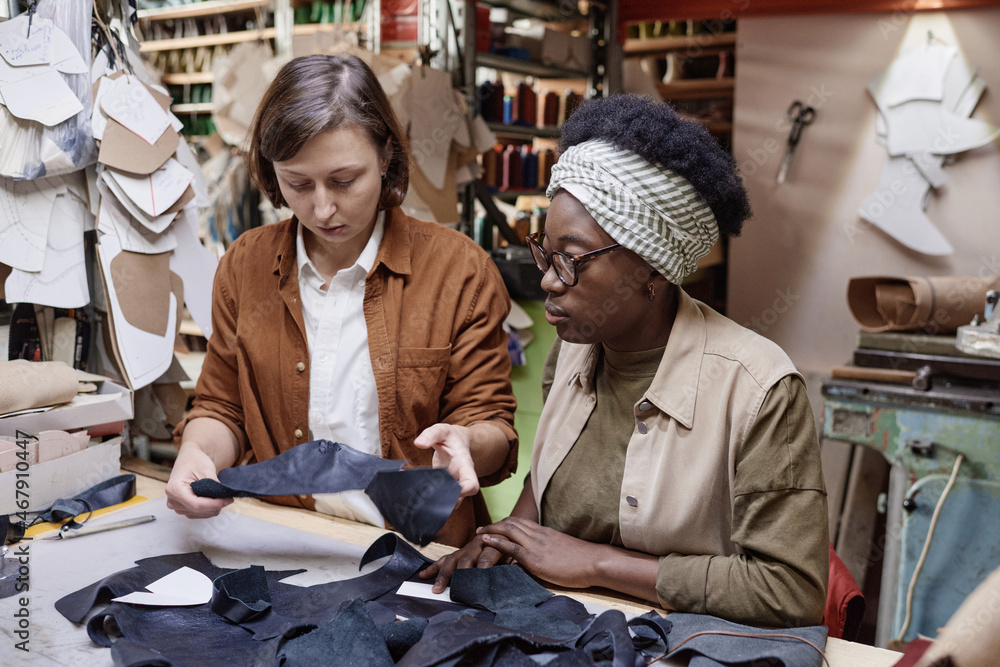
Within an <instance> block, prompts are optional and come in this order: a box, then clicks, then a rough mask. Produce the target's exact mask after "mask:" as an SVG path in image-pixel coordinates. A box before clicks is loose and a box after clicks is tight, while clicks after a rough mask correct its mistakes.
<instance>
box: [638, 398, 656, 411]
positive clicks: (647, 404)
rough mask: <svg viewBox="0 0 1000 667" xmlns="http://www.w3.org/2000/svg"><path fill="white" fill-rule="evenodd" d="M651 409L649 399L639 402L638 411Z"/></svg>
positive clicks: (651, 405)
mask: <svg viewBox="0 0 1000 667" xmlns="http://www.w3.org/2000/svg"><path fill="white" fill-rule="evenodd" d="M652 409H653V404H652V403H650V402H649V401H643V402H642V403H640V404H639V410H640V412H648V411H649V410H652Z"/></svg>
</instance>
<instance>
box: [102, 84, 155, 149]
mask: <svg viewBox="0 0 1000 667" xmlns="http://www.w3.org/2000/svg"><path fill="white" fill-rule="evenodd" d="M101 108H102V109H104V113H106V114H108V116H110V117H111V118H114V119H115V120H116V121H118V122H119V123H121V124H122V125H124V126H125V127H126V128H128V129H129V130H130V131H131V132H134V133H135V134H137V135H138V136H140V137H142V139H143V140H144V141H145V142H146V143H148V144H149V145H150V146H152V145H153V144H155V143H156V140H157V139H159V138H160V136H161V135H162V134H163V133H164V132H166V131H167V128H169V127H170V119H169V118H168V117H167V113H166V112H165V111H164V110H163V108H162V107H161V106H160V105H159V104H158V103H157V101H156V99H155V98H154V97H153V95H152V94H151V93H150V92H149V91H148V90H146V87H145V86H144V85H142V82H140V81H139V79H137V78H136V77H134V76H131V75H128V74H126V75H124V76H121V77H119V78H117V79H115V80H114V83H113V84H112V85H111V87H110V88H109V89H108V90H107V91H106V92H105V93H104V97H102V98H101Z"/></svg>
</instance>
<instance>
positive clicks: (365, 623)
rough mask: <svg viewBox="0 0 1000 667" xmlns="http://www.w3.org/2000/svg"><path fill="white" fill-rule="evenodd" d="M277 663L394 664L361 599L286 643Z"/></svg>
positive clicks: (296, 666)
mask: <svg viewBox="0 0 1000 667" xmlns="http://www.w3.org/2000/svg"><path fill="white" fill-rule="evenodd" d="M275 662H276V665H282V666H284V667H315V666H316V665H364V666H365V667H392V665H393V664H394V663H393V660H392V655H391V654H390V653H389V648H388V646H386V643H385V638H384V635H383V634H382V631H381V630H379V629H378V628H377V627H376V626H375V622H374V621H372V619H371V616H369V615H368V611H367V610H366V609H365V604H364V603H363V602H362V601H361V600H351V601H350V602H348V603H346V604H344V606H343V607H342V608H341V609H340V611H339V612H337V614H336V615H335V616H334V617H333V618H332V619H331V620H330V621H329V622H327V623H325V624H324V625H322V626H321V627H319V628H316V629H315V630H313V631H312V632H310V633H309V634H306V635H302V636H299V637H296V638H294V639H291V640H289V641H288V642H286V643H285V644H284V645H282V647H281V649H280V650H279V651H278V655H277V660H276V661H275Z"/></svg>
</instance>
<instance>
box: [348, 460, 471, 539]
mask: <svg viewBox="0 0 1000 667" xmlns="http://www.w3.org/2000/svg"><path fill="white" fill-rule="evenodd" d="M365 493H367V494H368V496H369V497H370V498H371V499H372V501H373V502H374V503H375V506H376V507H378V508H379V511H380V512H382V516H383V517H385V520H386V521H387V522H388V523H389V525H390V526H392V527H393V528H395V529H396V530H398V531H399V532H401V533H402V534H403V535H405V536H406V539H408V540H410V541H411V542H416V543H417V544H419V545H420V546H426V545H428V544H430V543H431V542H432V541H433V540H434V536H435V535H437V533H438V531H439V530H441V529H442V528H443V527H444V524H445V522H446V521H448V517H449V516H451V512H452V510H453V509H455V503H457V502H458V498H459V496H461V494H462V487H461V486H460V485H459V483H458V482H457V481H456V480H455V478H454V477H452V476H451V475H449V474H448V471H447V470H445V469H444V468H418V469H416V470H400V471H399V472H389V473H386V472H380V473H378V474H377V475H375V478H374V479H373V480H372V481H371V483H370V484H368V485H367V487H366V488H365Z"/></svg>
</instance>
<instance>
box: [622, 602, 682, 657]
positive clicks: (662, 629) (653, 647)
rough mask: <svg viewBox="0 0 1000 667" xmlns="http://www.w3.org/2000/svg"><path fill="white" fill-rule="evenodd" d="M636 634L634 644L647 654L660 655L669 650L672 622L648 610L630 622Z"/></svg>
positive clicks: (633, 639)
mask: <svg viewBox="0 0 1000 667" xmlns="http://www.w3.org/2000/svg"><path fill="white" fill-rule="evenodd" d="M628 627H629V629H630V630H631V631H632V634H633V635H634V636H633V638H632V645H633V646H635V647H636V648H637V649H639V650H640V651H643V652H644V653H647V654H652V655H659V654H661V653H663V652H664V651H666V650H667V646H668V644H669V640H668V639H667V636H668V635H669V634H670V628H671V627H672V624H671V623H670V620H669V619H666V618H664V617H662V616H660V615H659V614H657V613H656V612H655V611H648V612H646V613H645V614H643V615H642V616H636V617H635V618H633V619H632V620H631V621H629V622H628Z"/></svg>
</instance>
